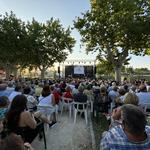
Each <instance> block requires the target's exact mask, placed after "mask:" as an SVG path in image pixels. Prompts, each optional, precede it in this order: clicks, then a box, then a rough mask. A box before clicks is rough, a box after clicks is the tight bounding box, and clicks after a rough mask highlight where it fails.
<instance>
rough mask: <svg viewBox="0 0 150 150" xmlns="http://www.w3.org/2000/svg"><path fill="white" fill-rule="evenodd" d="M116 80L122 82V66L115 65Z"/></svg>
mask: <svg viewBox="0 0 150 150" xmlns="http://www.w3.org/2000/svg"><path fill="white" fill-rule="evenodd" d="M114 70H115V80H116V81H117V82H119V83H121V67H115V68H114Z"/></svg>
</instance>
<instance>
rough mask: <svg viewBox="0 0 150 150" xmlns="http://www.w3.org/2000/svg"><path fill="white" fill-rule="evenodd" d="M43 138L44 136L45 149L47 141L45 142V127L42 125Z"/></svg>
mask: <svg viewBox="0 0 150 150" xmlns="http://www.w3.org/2000/svg"><path fill="white" fill-rule="evenodd" d="M42 131H43V138H44V145H45V149H47V143H46V136H45V129H44V125H43V130H42Z"/></svg>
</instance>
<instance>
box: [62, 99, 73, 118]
mask: <svg viewBox="0 0 150 150" xmlns="http://www.w3.org/2000/svg"><path fill="white" fill-rule="evenodd" d="M65 106H66V107H67V108H68V109H69V117H71V112H72V107H73V99H71V98H66V97H62V107H61V115H62V112H63V109H64V107H65Z"/></svg>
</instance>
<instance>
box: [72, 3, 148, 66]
mask: <svg viewBox="0 0 150 150" xmlns="http://www.w3.org/2000/svg"><path fill="white" fill-rule="evenodd" d="M74 26H75V28H77V29H78V31H79V32H80V34H81V36H82V39H81V41H82V42H83V43H84V44H85V46H86V51H87V52H89V51H99V55H101V54H103V53H105V54H106V55H105V59H107V60H108V61H109V62H110V63H112V64H113V65H114V67H115V66H119V67H121V66H122V65H123V64H125V63H126V61H127V58H128V55H129V53H132V54H136V55H143V54H146V53H147V52H148V51H147V49H148V48H150V28H149V26H150V4H149V2H148V1H145V0H132V1H131V0H112V1H110V0H91V10H90V11H87V12H86V13H85V14H82V17H78V18H77V20H75V21H74Z"/></svg>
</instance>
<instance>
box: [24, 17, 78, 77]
mask: <svg viewBox="0 0 150 150" xmlns="http://www.w3.org/2000/svg"><path fill="white" fill-rule="evenodd" d="M27 31H28V35H29V43H28V45H29V49H30V52H29V53H28V58H27V60H29V61H27V63H28V65H32V66H36V67H38V68H39V70H40V71H41V78H44V73H45V71H46V69H47V68H48V67H51V66H53V64H54V63H55V62H62V61H64V60H65V59H66V58H67V56H68V54H69V53H70V52H72V48H73V46H74V44H75V40H74V38H72V37H71V35H70V34H71V30H70V28H67V29H64V28H63V27H62V25H61V24H60V21H59V20H54V19H53V18H51V19H50V20H49V21H47V22H46V23H39V22H38V21H36V20H35V19H33V20H32V22H31V23H28V25H27Z"/></svg>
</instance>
